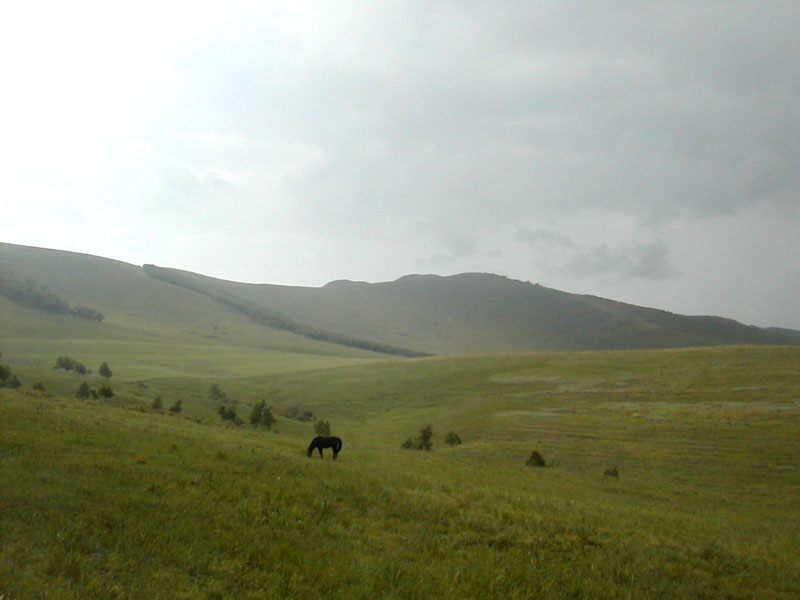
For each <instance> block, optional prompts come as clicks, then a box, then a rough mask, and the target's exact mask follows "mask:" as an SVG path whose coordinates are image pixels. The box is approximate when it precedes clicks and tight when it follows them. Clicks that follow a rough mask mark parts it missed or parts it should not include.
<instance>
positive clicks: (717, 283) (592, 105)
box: [0, 0, 800, 328]
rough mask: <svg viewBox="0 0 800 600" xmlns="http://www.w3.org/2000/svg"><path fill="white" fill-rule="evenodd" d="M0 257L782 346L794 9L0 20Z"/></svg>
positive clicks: (411, 7) (322, 8) (357, 5)
mask: <svg viewBox="0 0 800 600" xmlns="http://www.w3.org/2000/svg"><path fill="white" fill-rule="evenodd" d="M3 12H4V16H3V22H2V24H0V52H2V58H1V59H0V61H2V65H3V69H2V77H3V84H4V85H3V89H4V91H3V93H2V95H0V131H2V138H3V142H2V145H0V153H1V154H2V155H0V186H2V190H0V193H2V198H3V200H2V206H3V208H2V213H1V214H0V240H2V241H6V242H12V243H18V244H25V245H32V246H43V247H48V248H58V249H64V250H73V251H78V252H86V253H90V254H96V255H100V256H106V257H109V258H115V259H119V260H123V261H127V262H131V263H134V264H143V263H155V264H158V265H160V266H169V267H177V268H182V269H188V270H191V271H196V272H199V273H204V274H208V275H213V276H216V277H222V278H225V279H232V280H238V281H248V282H259V283H279V284H288V285H308V286H319V285H323V284H325V283H326V282H328V281H330V280H334V279H352V280H365V281H371V282H375V281H388V280H393V279H396V278H398V277H400V276H402V275H406V274H409V273H437V274H441V275H448V274H454V273H460V272H466V271H482V272H493V273H497V274H500V275H506V276H509V277H512V278H515V279H521V280H528V281H532V282H539V283H541V284H542V285H546V286H548V287H554V288H558V289H562V290H565V291H570V292H578V293H590V294H596V295H600V296H604V297H609V298H613V299H617V300H622V301H626V302H632V303H635V304H642V305H647V306H653V307H658V308H664V309H667V310H671V311H674V312H679V313H686V314H718V315H723V316H728V317H732V318H735V319H737V320H739V321H742V322H744V323H750V324H756V325H776V326H784V327H793V328H800V310H798V306H800V301H798V299H799V298H800V100H799V99H800V43H798V31H800V4H798V2H796V0H788V1H786V2H770V1H768V0H764V1H757V2H756V1H754V2H737V1H729V0H726V1H720V2H715V1H713V0H704V1H703V2H690V1H686V2H679V1H666V0H665V1H647V2H640V1H638V0H637V1H634V0H631V1H628V2H623V1H605V2H590V1H585V2H577V1H568V0H559V1H555V0H554V1H552V2H535V1H515V0H514V1H512V0H505V1H497V0H495V1H493V2H473V1H466V0H465V1H463V2H446V1H441V2H435V1H409V0H402V1H397V2H379V1H370V2H345V1H341V2H302V1H297V0H292V1H290V2H263V1H260V2H237V1H230V0H229V1H226V2H213V3H205V2H197V1H193V2H186V3H182V2H180V3H176V2H168V1H163V0H162V1H160V2H148V1H144V2H126V3H124V4H123V3H118V2H108V1H104V2H97V3H86V2H81V1H80V0H78V1H73V2H61V1H59V2H54V3H46V2H44V3H43V2H36V1H35V0H34V1H30V2H16V3H14V4H13V5H12V6H10V7H7V8H5V9H4V11H3Z"/></svg>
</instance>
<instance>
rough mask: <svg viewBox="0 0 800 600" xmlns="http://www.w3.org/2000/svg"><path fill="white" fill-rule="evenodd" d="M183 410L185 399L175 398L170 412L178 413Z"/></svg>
mask: <svg viewBox="0 0 800 600" xmlns="http://www.w3.org/2000/svg"><path fill="white" fill-rule="evenodd" d="M182 410H183V401H182V400H181V399H178V400H175V402H173V403H172V406H170V407H169V412H171V413H174V414H176V415H177V414H178V413H179V412H181V411H182Z"/></svg>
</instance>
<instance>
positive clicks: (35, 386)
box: [33, 381, 47, 392]
mask: <svg viewBox="0 0 800 600" xmlns="http://www.w3.org/2000/svg"><path fill="white" fill-rule="evenodd" d="M33 389H35V390H36V391H38V392H46V391H47V390H46V389H45V387H44V384H43V383H42V382H41V381H40V382H37V383H34V384H33Z"/></svg>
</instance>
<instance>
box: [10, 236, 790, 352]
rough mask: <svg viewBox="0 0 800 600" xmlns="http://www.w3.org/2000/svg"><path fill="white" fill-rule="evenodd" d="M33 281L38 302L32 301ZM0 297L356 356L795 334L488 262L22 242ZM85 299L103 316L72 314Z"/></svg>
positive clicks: (760, 339)
mask: <svg viewBox="0 0 800 600" xmlns="http://www.w3.org/2000/svg"><path fill="white" fill-rule="evenodd" d="M9 281H10V282H14V285H9ZM26 286H27V287H26ZM11 288H16V289H11ZM19 288H24V289H23V290H22V293H20V290H19ZM26 294H27V295H28V296H30V295H33V296H34V297H36V298H34V299H37V298H38V300H37V302H28V303H27V304H26V303H25V302H24V300H25V299H26ZM20 298H22V300H23V301H22V302H21V301H20ZM28 299H30V298H28ZM43 306H44V307H45V308H47V309H48V310H49V312H48V310H42V308H43ZM53 306H55V307H56V309H58V307H61V311H60V313H59V311H58V310H54V309H52V307H53ZM23 308H24V309H28V310H27V311H25V310H21V309H23ZM37 308H38V310H37ZM0 310H2V311H3V313H4V315H7V318H4V319H3V321H2V327H3V330H2V331H1V332H0V333H1V334H2V336H3V337H5V338H39V339H41V338H49V339H52V338H70V337H74V336H75V335H77V336H78V337H85V336H89V337H91V338H96V337H102V338H106V339H120V338H128V339H136V340H157V339H161V340H174V339H176V338H180V339H182V340H186V341H193V342H196V343H200V344H206V343H208V344H216V343H221V344H225V345H245V346H257V347H262V348H272V349H277V350H286V351H289V352H300V353H313V354H327V355H331V354H333V355H340V356H343V355H346V356H353V357H366V356H369V355H370V354H373V355H374V354H375V353H378V354H389V355H400V356H421V355H426V354H430V353H434V354H449V353H466V352H521V351H533V350H592V349H625V348H630V349H633V348H665V347H689V346H708V345H719V344H797V343H799V342H800V332H794V331H791V330H781V329H776V328H772V329H761V328H758V327H748V326H745V325H742V324H740V323H737V322H736V321H733V320H730V319H723V318H720V317H702V316H701V317H687V316H683V315H675V314H671V313H668V312H665V311H662V310H656V309H650V308H644V307H638V306H632V305H629V304H624V303H621V302H615V301H612V300H605V299H602V298H597V297H593V296H581V295H576V294H568V293H565V292H560V291H558V290H552V289H548V288H545V287H542V286H539V285H533V284H530V283H525V282H521V281H515V280H511V279H508V278H505V277H499V276H496V275H489V274H478V273H471V274H469V273H468V274H462V275H457V276H452V277H438V276H433V275H426V276H422V275H412V276H407V277H403V278H401V279H398V280H397V281H393V282H385V283H376V284H368V283H356V282H349V281H338V282H333V283H330V284H328V285H326V286H324V287H322V288H306V287H289V286H278V285H267V284H265V285H254V284H244V283H236V282H230V281H223V280H219V279H214V278H210V277H205V276H202V275H198V274H195V273H188V272H184V271H178V270H175V269H165V268H160V267H156V266H153V265H146V266H145V267H144V268H141V267H136V266H133V265H129V264H126V263H121V262H118V261H113V260H108V259H103V258H99V257H94V256H87V255H83V254H76V253H71V252H63V251H56V250H45V249H40V248H28V247H25V246H16V245H13V244H0ZM81 311H84V312H87V311H88V313H89V314H90V315H92V314H95V313H99V314H102V315H103V317H104V318H103V319H102V321H99V322H92V321H90V320H88V319H79V318H78V317H76V316H74V314H80V312H81ZM55 313H58V314H55Z"/></svg>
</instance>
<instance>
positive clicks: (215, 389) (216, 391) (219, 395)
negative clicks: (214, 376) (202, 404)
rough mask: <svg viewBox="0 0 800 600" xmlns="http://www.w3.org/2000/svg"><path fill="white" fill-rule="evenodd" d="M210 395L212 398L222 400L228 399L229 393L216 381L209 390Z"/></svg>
mask: <svg viewBox="0 0 800 600" xmlns="http://www.w3.org/2000/svg"><path fill="white" fill-rule="evenodd" d="M208 396H209V397H210V398H211V399H212V400H219V401H220V402H227V401H228V394H226V393H225V392H223V391H222V389H221V388H220V387H219V385H218V384H216V383H214V384H212V385H211V387H210V388H209V390H208Z"/></svg>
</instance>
